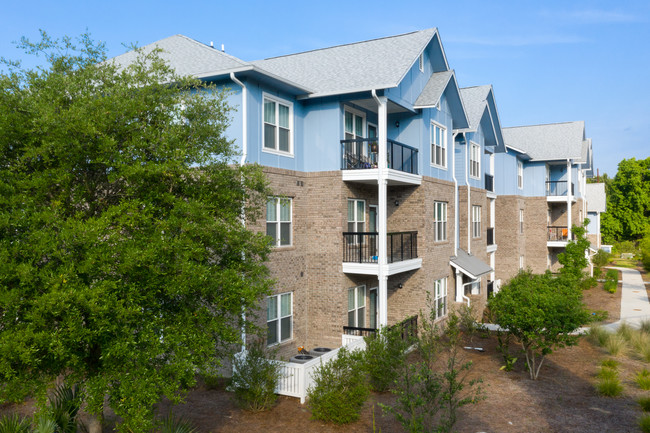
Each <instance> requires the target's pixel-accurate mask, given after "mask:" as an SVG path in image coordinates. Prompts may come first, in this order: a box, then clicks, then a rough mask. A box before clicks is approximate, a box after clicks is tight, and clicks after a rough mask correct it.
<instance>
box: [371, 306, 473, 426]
mask: <svg viewBox="0 0 650 433" xmlns="http://www.w3.org/2000/svg"><path fill="white" fill-rule="evenodd" d="M422 317H423V324H422V332H421V334H420V337H419V340H418V345H417V360H415V361H414V362H411V363H407V364H404V365H403V366H402V370H401V374H400V377H399V379H398V381H397V382H396V386H395V388H394V389H392V392H393V393H394V394H395V395H396V396H397V398H396V401H395V404H394V405H393V406H386V405H382V404H380V406H381V407H382V408H383V409H384V411H385V412H387V413H390V414H392V415H393V416H394V417H395V418H396V419H397V421H398V422H399V423H400V424H401V425H402V427H403V428H404V430H406V431H408V432H428V431H436V432H450V431H452V429H453V427H454V425H455V423H456V417H457V411H458V409H459V408H460V407H463V406H465V405H468V404H474V403H477V402H478V401H480V400H481V399H482V398H483V393H482V390H481V388H480V386H477V385H478V384H480V383H481V380H480V379H474V380H467V373H468V372H469V370H470V369H471V367H472V363H471V362H466V361H464V360H463V359H462V357H461V352H460V345H461V339H462V334H461V324H460V322H461V320H460V318H459V316H457V315H456V314H454V313H452V314H450V315H449V317H448V318H447V321H446V323H445V325H444V327H443V328H442V329H440V328H438V326H437V325H436V324H434V320H435V311H433V310H432V311H431V317H430V319H429V320H427V319H426V317H424V316H422Z"/></svg>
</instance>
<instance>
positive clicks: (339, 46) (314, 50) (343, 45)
mask: <svg viewBox="0 0 650 433" xmlns="http://www.w3.org/2000/svg"><path fill="white" fill-rule="evenodd" d="M435 29H436V27H431V28H429V29H424V30H415V31H412V32H407V33H402V34H399V35H392V36H382V37H380V38H374V39H368V40H365V41H357V42H350V43H347V44H339V45H332V46H331V47H323V48H315V49H313V50H307V51H300V52H298V53H291V54H283V55H281V56H274V57H267V58H265V59H261V60H254V61H253V63H254V62H260V61H264V60H273V59H279V58H282V57H291V56H297V55H300V54H307V53H313V52H316V51H325V50H331V49H333V48H341V47H348V46H352V45H358V44H364V43H367V42H375V41H381V40H384V39H393V38H399V37H403V36H407V35H412V34H415V33H422V32H426V31H428V30H435Z"/></svg>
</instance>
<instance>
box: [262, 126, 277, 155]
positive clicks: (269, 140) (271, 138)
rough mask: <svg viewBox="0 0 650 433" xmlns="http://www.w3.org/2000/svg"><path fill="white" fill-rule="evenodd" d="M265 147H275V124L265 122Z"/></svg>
mask: <svg viewBox="0 0 650 433" xmlns="http://www.w3.org/2000/svg"><path fill="white" fill-rule="evenodd" d="M264 147H266V148H269V149H275V126H273V125H269V124H268V123H265V124H264Z"/></svg>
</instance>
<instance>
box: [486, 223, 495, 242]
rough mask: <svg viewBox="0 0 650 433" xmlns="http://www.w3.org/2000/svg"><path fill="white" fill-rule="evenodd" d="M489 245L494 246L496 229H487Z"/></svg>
mask: <svg viewBox="0 0 650 433" xmlns="http://www.w3.org/2000/svg"><path fill="white" fill-rule="evenodd" d="M487 244H488V246H490V245H494V227H488V228H487Z"/></svg>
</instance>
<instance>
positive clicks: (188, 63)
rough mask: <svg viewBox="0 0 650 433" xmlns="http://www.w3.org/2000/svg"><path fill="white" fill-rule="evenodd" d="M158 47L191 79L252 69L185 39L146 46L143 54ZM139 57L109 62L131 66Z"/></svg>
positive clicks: (172, 38)
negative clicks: (191, 77) (219, 72)
mask: <svg viewBox="0 0 650 433" xmlns="http://www.w3.org/2000/svg"><path fill="white" fill-rule="evenodd" d="M156 47H157V48H160V49H162V50H163V52H162V53H161V54H160V57H162V58H163V59H164V60H166V61H167V62H168V63H169V65H170V66H171V67H173V68H174V69H175V70H176V72H177V73H178V74H179V75H192V76H195V77H199V78H201V77H206V76H210V75H215V72H218V71H226V70H237V69H241V68H247V67H248V68H251V65H250V64H249V63H247V62H244V61H243V60H240V59H238V58H237V57H234V56H231V55H230V54H226V53H224V52H222V51H219V50H215V49H214V48H212V47H208V46H207V45H204V44H202V43H200V42H198V41H195V40H194V39H191V38H188V37H187V36H183V35H174V36H170V37H168V38H165V39H161V40H159V41H156V42H153V43H151V44H148V45H145V46H144V47H142V50H143V51H144V52H145V53H149V52H151V51H152V50H153V49H154V48H156ZM136 57H137V53H136V52H135V51H129V52H127V53H124V54H122V55H119V56H117V57H113V58H112V59H110V61H113V62H115V63H117V64H119V65H128V64H130V63H132V62H133V61H135V59H136Z"/></svg>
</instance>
